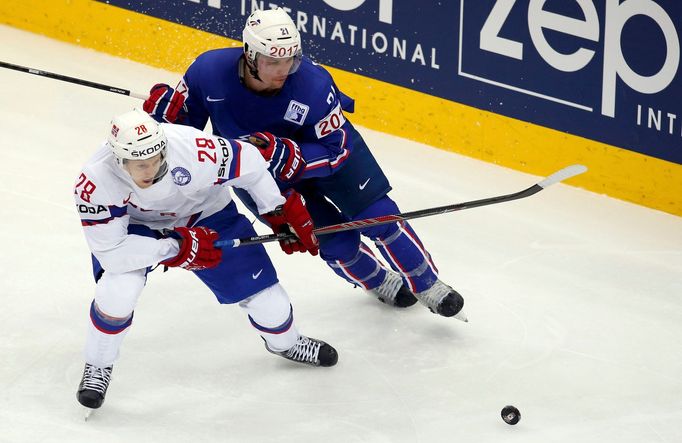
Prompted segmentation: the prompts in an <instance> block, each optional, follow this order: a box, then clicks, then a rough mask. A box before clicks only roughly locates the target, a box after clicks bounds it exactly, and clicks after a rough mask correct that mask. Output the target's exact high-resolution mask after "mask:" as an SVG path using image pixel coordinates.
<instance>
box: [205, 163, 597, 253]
mask: <svg viewBox="0 0 682 443" xmlns="http://www.w3.org/2000/svg"><path fill="white" fill-rule="evenodd" d="M585 171H587V168H586V167H585V166H582V165H572V166H568V167H566V168H563V169H561V170H559V171H557V172H555V173H554V174H552V175H550V176H548V177H547V178H545V179H544V180H542V181H540V182H539V183H536V184H534V185H533V186H530V187H528V188H526V189H524V190H523V191H519V192H515V193H513V194H505V195H499V196H497V197H489V198H484V199H481V200H472V201H469V202H464V203H456V204H453V205H446V206H438V207H435V208H427V209H421V210H418V211H412V212H403V213H402V214H396V215H382V216H380V217H374V218H366V219H363V220H355V221H349V222H345V223H339V224H336V225H329V226H323V227H320V228H317V229H315V230H314V231H313V232H315V235H326V234H333V233H335V232H341V231H349V230H352V229H359V228H364V227H368V226H377V225H384V224H387V223H395V222H397V221H405V220H412V219H415V218H421V217H430V216H432V215H440V214H446V213H448V212H454V211H461V210H464V209H471V208H478V207H481V206H488V205H494V204H497V203H504V202H508V201H513V200H518V199H521V198H526V197H530V196H531V195H534V194H537V193H538V192H540V191H542V190H543V189H546V188H547V187H549V186H551V185H553V184H555V183H559V182H560V181H563V180H566V179H568V178H571V177H574V176H576V175H578V174H582V173H583V172H585ZM293 238H295V237H294V235H293V234H283V233H280V234H268V235H258V236H254V237H247V238H239V239H228V240H218V241H217V242H215V246H216V247H220V248H224V247H235V248H236V247H237V246H244V245H255V244H261V243H268V242H273V241H279V240H287V239H293Z"/></svg>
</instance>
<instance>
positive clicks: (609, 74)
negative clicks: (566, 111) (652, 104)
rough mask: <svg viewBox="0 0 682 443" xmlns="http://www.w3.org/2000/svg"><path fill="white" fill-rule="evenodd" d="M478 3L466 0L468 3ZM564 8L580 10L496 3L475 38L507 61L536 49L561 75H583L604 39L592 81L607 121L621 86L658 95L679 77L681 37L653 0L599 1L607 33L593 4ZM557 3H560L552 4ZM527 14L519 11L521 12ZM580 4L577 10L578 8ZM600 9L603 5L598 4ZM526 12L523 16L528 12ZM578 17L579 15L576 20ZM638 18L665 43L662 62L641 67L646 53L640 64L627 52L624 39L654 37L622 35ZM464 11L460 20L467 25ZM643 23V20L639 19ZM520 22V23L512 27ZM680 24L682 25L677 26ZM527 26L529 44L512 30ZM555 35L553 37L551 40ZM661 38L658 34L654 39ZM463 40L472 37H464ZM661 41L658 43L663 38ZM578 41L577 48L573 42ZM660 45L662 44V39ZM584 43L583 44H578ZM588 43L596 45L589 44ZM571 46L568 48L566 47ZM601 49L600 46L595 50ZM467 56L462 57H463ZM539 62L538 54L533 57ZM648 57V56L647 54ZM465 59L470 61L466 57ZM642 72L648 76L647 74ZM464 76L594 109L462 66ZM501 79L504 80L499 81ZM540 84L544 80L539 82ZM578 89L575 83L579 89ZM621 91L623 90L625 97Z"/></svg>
mask: <svg viewBox="0 0 682 443" xmlns="http://www.w3.org/2000/svg"><path fill="white" fill-rule="evenodd" d="M477 1H480V0H466V3H469V2H477ZM563 1H564V2H565V3H564V4H563V6H571V7H573V8H574V9H575V10H579V14H572V16H569V15H565V14H559V13H556V12H550V11H548V10H547V9H546V6H547V5H546V3H552V2H551V1H550V2H548V1H547V0H528V1H522V2H519V1H517V0H497V1H496V2H495V3H494V4H493V5H492V7H491V8H490V11H489V13H488V14H487V17H486V18H485V19H484V22H483V24H482V26H481V27H480V32H479V33H478V35H477V37H479V38H480V40H479V49H481V50H483V51H487V52H488V53H494V54H497V55H500V56H503V57H505V58H507V59H513V60H518V61H521V62H526V59H527V58H529V55H532V54H530V53H529V51H530V50H532V49H534V50H535V51H536V52H537V54H538V55H539V57H540V58H541V59H542V61H544V63H546V64H547V65H549V66H550V67H551V68H552V69H554V70H555V71H558V72H563V73H580V72H581V71H582V70H584V69H586V67H587V66H588V65H589V64H590V62H592V61H593V59H594V58H595V55H596V51H595V49H592V48H594V47H595V43H597V44H599V43H600V39H603V63H602V66H601V78H600V79H590V80H593V81H594V82H595V83H596V82H600V83H601V114H603V115H605V116H608V117H615V115H616V100H617V96H618V95H619V89H620V88H629V89H631V90H633V91H636V92H639V93H642V94H656V93H659V92H661V91H663V90H665V89H666V88H667V87H668V86H670V84H671V83H672V82H673V80H674V79H675V77H676V75H677V72H678V69H679V65H680V38H679V35H678V30H677V29H676V27H675V23H673V21H672V19H671V18H670V15H669V14H668V13H667V12H666V10H665V9H663V7H661V6H660V5H659V4H658V3H657V2H656V1H654V0H625V1H623V0H601V1H605V3H603V5H604V13H603V14H602V17H603V33H600V27H601V25H602V23H601V22H602V20H600V14H599V13H598V12H597V8H596V7H595V4H594V3H593V1H592V0H563ZM461 2H462V4H461V6H462V11H465V0H461ZM554 4H555V5H556V3H554ZM524 6H525V7H526V8H527V10H526V11H519V9H520V8H524ZM576 6H577V8H575V7H576ZM600 6H601V5H600ZM524 13H525V14H524ZM519 16H521V17H524V20H523V21H525V23H523V22H521V23H519V20H518V17H519ZM576 16H581V17H580V18H576ZM637 16H643V17H646V18H648V19H650V21H651V22H650V25H649V26H648V28H647V29H652V30H653V33H654V34H659V35H660V36H662V37H663V39H664V41H665V51H664V57H663V58H662V60H657V61H655V62H654V61H650V60H647V61H646V62H645V65H646V66H645V69H642V64H643V63H642V60H641V58H642V55H641V54H638V55H639V56H640V59H639V60H634V59H633V58H632V56H630V58H628V56H626V52H625V51H624V49H623V41H624V39H626V38H627V39H647V38H650V37H651V35H629V34H628V33H626V32H624V30H625V28H626V26H627V25H628V23H629V22H630V21H631V20H632V19H633V18H635V17H637ZM466 18H467V17H466V15H465V14H464V12H463V17H462V20H463V22H464V23H466ZM639 19H641V17H639ZM514 21H516V23H514ZM678 25H682V24H679V23H678ZM518 26H527V30H528V33H529V34H530V42H528V41H525V42H524V41H521V39H520V38H519V37H518V33H514V36H512V35H510V33H509V32H508V30H509V29H510V28H511V27H518ZM548 34H550V35H551V37H552V38H551V39H549V38H548ZM562 36H563V39H564V40H568V39H571V42H573V43H572V44H569V45H565V44H564V45H561V43H564V42H562V41H561V39H562ZM653 36H654V37H657V36H656V35H653ZM461 38H464V39H466V38H468V37H467V35H462V36H461ZM659 40H660V39H659ZM576 41H577V42H579V43H577V44H575V42H576ZM660 41H662V40H660ZM580 42H582V43H580ZM590 42H593V43H592V44H591V45H590V44H589V43H590ZM567 47H568V49H567ZM597 47H598V46H597ZM462 57H464V56H463V54H460V58H462ZM534 57H535V58H537V56H534ZM644 57H646V54H644ZM465 60H466V59H465ZM643 71H644V72H643ZM460 75H464V76H469V77H472V78H475V79H478V80H482V81H486V82H488V83H493V84H497V85H498V86H502V87H506V88H507V89H511V90H514V91H517V92H522V93H528V94H530V95H534V96H538V97H541V98H546V99H550V100H552V101H555V102H559V103H562V104H568V105H572V106H574V107H577V108H581V109H586V110H590V111H591V110H592V109H591V108H590V107H588V106H581V105H580V104H576V103H571V102H570V101H568V100H562V99H561V98H560V97H552V96H549V95H548V94H546V93H544V92H543V93H538V92H537V91H534V90H533V88H532V86H530V87H529V86H527V85H524V86H521V85H520V84H514V79H513V78H511V77H513V76H510V77H509V78H505V79H496V81H492V80H491V79H490V78H481V76H480V75H471V74H467V73H465V72H463V70H462V69H461V63H460ZM500 80H502V81H500ZM536 81H537V82H539V83H541V82H543V81H544V79H543V78H538V79H536ZM579 87H580V85H576V88H579ZM622 93H623V92H621V94H622Z"/></svg>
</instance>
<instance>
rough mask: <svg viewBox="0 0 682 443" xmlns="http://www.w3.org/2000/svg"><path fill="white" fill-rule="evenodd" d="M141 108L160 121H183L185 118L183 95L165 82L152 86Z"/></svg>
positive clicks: (185, 110)
mask: <svg viewBox="0 0 682 443" xmlns="http://www.w3.org/2000/svg"><path fill="white" fill-rule="evenodd" d="M142 109H144V111H145V112H146V113H147V114H149V115H151V116H152V118H153V119H154V120H156V121H157V122H161V123H164V122H167V123H183V122H184V121H185V120H187V107H186V106H185V96H184V95H182V94H181V93H179V92H178V91H176V90H175V89H173V88H172V87H171V86H170V85H167V84H165V83H157V84H155V85H154V86H152V89H150V90H149V98H148V99H147V100H145V102H144V104H143V105H142Z"/></svg>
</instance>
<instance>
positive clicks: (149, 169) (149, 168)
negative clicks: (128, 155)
mask: <svg viewBox="0 0 682 443" xmlns="http://www.w3.org/2000/svg"><path fill="white" fill-rule="evenodd" d="M124 167H125V169H126V171H128V173H129V174H130V176H131V177H132V178H133V181H134V182H135V184H136V185H137V186H139V187H140V188H142V189H145V188H148V187H150V186H151V185H152V184H153V183H154V177H156V174H157V173H158V172H159V169H160V168H161V154H157V155H155V156H154V157H152V158H148V159H146V160H127V161H126V162H125V164H124Z"/></svg>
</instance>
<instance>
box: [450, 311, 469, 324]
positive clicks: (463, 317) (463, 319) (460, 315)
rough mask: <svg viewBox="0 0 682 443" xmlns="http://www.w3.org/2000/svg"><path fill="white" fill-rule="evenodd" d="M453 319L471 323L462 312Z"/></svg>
mask: <svg viewBox="0 0 682 443" xmlns="http://www.w3.org/2000/svg"><path fill="white" fill-rule="evenodd" d="M453 317H455V318H456V319H457V320H461V321H463V322H464V323H469V319H468V318H467V316H466V314H465V313H464V312H462V311H459V312H458V313H457V314H455V315H454V316H453Z"/></svg>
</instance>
